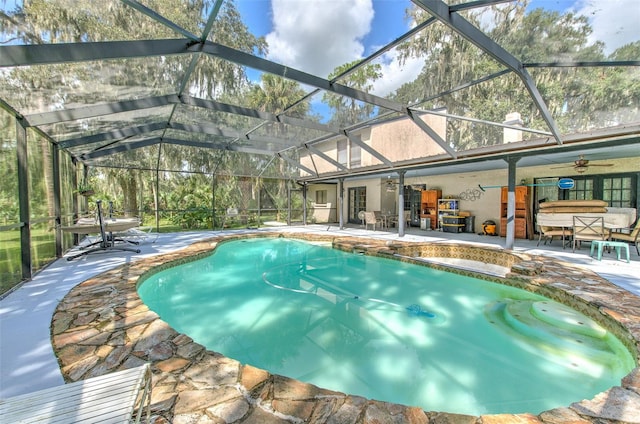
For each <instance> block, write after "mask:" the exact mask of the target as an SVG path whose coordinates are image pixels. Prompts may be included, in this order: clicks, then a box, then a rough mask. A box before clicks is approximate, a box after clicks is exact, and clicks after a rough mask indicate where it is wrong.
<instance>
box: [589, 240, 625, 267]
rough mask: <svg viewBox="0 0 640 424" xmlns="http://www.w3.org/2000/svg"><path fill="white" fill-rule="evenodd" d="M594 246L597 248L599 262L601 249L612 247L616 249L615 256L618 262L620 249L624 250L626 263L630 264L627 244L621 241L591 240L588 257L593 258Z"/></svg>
mask: <svg viewBox="0 0 640 424" xmlns="http://www.w3.org/2000/svg"><path fill="white" fill-rule="evenodd" d="M596 246H598V260H599V261H601V260H602V249H603V248H605V247H613V248H615V249H616V256H617V257H618V260H620V253H621V251H622V249H624V250H625V253H626V254H627V263H630V262H631V260H630V259H629V243H625V242H623V241H610V240H593V241H592V242H591V251H590V252H589V256H590V257H593V250H594V248H595V247H596Z"/></svg>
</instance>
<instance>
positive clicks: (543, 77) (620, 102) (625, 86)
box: [531, 66, 640, 134]
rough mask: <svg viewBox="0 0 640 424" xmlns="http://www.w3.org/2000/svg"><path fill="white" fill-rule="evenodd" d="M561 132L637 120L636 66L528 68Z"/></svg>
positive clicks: (638, 79) (639, 117) (639, 119)
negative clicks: (540, 88) (635, 97)
mask: <svg viewBox="0 0 640 424" xmlns="http://www.w3.org/2000/svg"><path fill="white" fill-rule="evenodd" d="M531 75H532V76H533V78H534V79H535V80H536V83H537V85H538V86H540V87H542V93H543V96H544V98H545V101H546V102H547V104H548V105H549V107H550V108H551V110H552V113H553V114H554V116H555V117H556V121H557V122H558V125H559V126H560V128H561V129H562V131H563V132H564V133H567V134H571V133H578V132H585V131H589V130H592V129H594V128H610V127H616V126H620V125H626V124H630V123H637V122H640V108H639V107H638V101H637V99H635V100H634V96H635V95H634V94H633V93H634V92H635V91H636V89H637V87H640V69H639V68H637V67H622V66H620V67H593V68H555V69H532V70H531Z"/></svg>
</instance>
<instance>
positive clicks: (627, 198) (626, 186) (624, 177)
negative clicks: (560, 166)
mask: <svg viewBox="0 0 640 424" xmlns="http://www.w3.org/2000/svg"><path fill="white" fill-rule="evenodd" d="M639 177H640V174H637V173H627V174H607V175H590V176H575V177H573V179H574V181H575V187H574V188H572V189H571V190H558V198H559V199H562V200H591V199H601V200H605V201H606V202H607V203H608V204H609V206H611V207H616V208H638V207H639V206H640V198H638V189H639V186H638V185H639V184H640V180H639Z"/></svg>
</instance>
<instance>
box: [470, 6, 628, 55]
mask: <svg viewBox="0 0 640 424" xmlns="http://www.w3.org/2000/svg"><path fill="white" fill-rule="evenodd" d="M625 3H626V5H628V6H630V7H629V8H625V7H624V6H625ZM602 6H603V3H602V2H594V1H583V2H572V1H564V2H560V1H554V0H530V1H527V2H504V3H500V4H495V5H491V6H485V7H477V8H472V9H469V10H465V11H461V12H460V15H461V16H463V17H464V18H465V19H467V20H468V21H469V22H471V23H472V24H473V25H474V26H476V27H477V28H478V29H480V30H482V31H483V32H484V33H485V34H487V36H488V37H489V38H490V39H491V40H493V41H495V42H497V43H499V44H500V45H501V46H502V47H503V48H505V49H506V50H507V51H508V52H509V53H510V54H512V55H513V56H514V57H515V58H517V59H518V60H519V61H521V62H523V63H535V62H544V63H550V62H572V61H609V60H616V59H615V54H614V52H615V51H616V50H617V49H619V48H621V47H623V46H625V45H627V44H630V43H634V42H638V41H640V33H638V31H637V27H636V26H637V23H638V22H640V7H637V3H636V4H635V7H633V6H634V3H633V2H624V1H620V2H617V3H615V2H613V3H612V4H611V6H613V7H611V8H607V7H602ZM615 9H617V10H615ZM608 20H610V21H609V22H607V21H608Z"/></svg>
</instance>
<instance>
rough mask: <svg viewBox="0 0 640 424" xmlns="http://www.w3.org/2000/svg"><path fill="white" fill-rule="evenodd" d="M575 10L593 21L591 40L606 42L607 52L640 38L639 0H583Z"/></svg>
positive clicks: (577, 4) (591, 41)
mask: <svg viewBox="0 0 640 424" xmlns="http://www.w3.org/2000/svg"><path fill="white" fill-rule="evenodd" d="M575 10H576V13H577V14H578V15H584V16H586V17H587V18H588V19H589V22H590V23H591V26H592V28H593V33H592V34H591V37H590V38H589V42H590V43H593V42H595V41H602V42H604V43H605V51H606V53H611V52H613V51H614V50H615V49H617V48H618V47H621V46H623V45H625V44H627V43H630V42H632V41H638V40H640V31H638V25H639V24H640V2H639V1H638V0H606V1H602V0H582V1H579V2H577V3H576V5H575Z"/></svg>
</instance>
